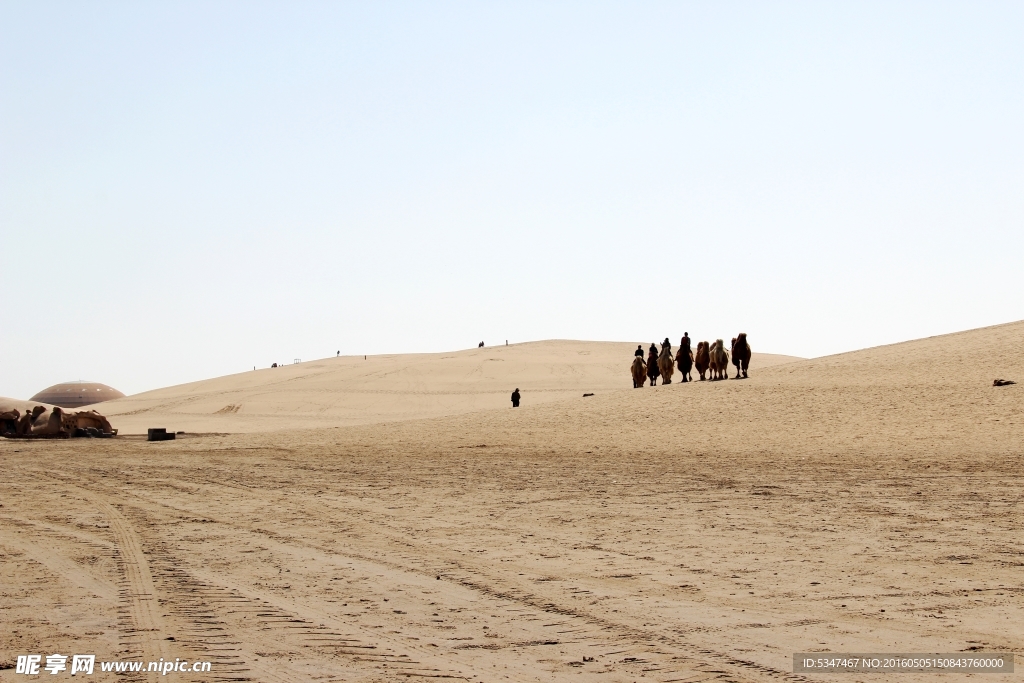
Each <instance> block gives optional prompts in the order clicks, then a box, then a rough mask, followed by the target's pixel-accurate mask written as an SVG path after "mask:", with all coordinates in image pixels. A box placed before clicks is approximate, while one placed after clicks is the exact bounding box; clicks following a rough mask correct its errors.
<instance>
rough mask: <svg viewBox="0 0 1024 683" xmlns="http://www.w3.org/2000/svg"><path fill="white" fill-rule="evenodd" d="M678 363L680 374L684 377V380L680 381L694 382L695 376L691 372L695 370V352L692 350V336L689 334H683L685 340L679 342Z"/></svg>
mask: <svg viewBox="0 0 1024 683" xmlns="http://www.w3.org/2000/svg"><path fill="white" fill-rule="evenodd" d="M676 363H678V364H679V372H681V373H682V375H683V379H682V380H680V381H683V382H692V381H693V376H692V375H691V374H690V371H691V370H692V369H693V351H692V350H690V335H689V334H688V333H687V332H683V338H682V339H680V340H679V352H678V353H676Z"/></svg>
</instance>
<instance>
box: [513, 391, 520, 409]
mask: <svg viewBox="0 0 1024 683" xmlns="http://www.w3.org/2000/svg"><path fill="white" fill-rule="evenodd" d="M512 407H513V408H518V407H519V387H516V390H515V391H513V392H512Z"/></svg>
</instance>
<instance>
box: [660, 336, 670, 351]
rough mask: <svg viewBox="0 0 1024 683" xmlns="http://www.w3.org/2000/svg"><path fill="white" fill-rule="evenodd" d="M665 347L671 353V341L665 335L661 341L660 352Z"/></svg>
mask: <svg viewBox="0 0 1024 683" xmlns="http://www.w3.org/2000/svg"><path fill="white" fill-rule="evenodd" d="M665 349H668V352H669V353H672V342H670V341H669V340H668V337H665V341H663V342H661V351H662V353H664V352H665Z"/></svg>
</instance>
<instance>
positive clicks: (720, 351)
mask: <svg viewBox="0 0 1024 683" xmlns="http://www.w3.org/2000/svg"><path fill="white" fill-rule="evenodd" d="M708 356H709V357H710V362H711V379H713V380H718V379H728V378H729V352H728V351H726V350H725V342H723V341H722V340H721V339H716V340H715V343H714V344H712V345H711V349H710V350H709V351H708Z"/></svg>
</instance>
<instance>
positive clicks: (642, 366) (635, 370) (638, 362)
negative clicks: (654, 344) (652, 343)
mask: <svg viewBox="0 0 1024 683" xmlns="http://www.w3.org/2000/svg"><path fill="white" fill-rule="evenodd" d="M637 350H638V351H639V352H640V355H639V356H633V365H631V366H630V367H629V372H630V374H632V375H633V388H634V389H642V388H643V386H644V382H646V381H647V363H645V362H644V350H643V349H642V348H641V349H637Z"/></svg>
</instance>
